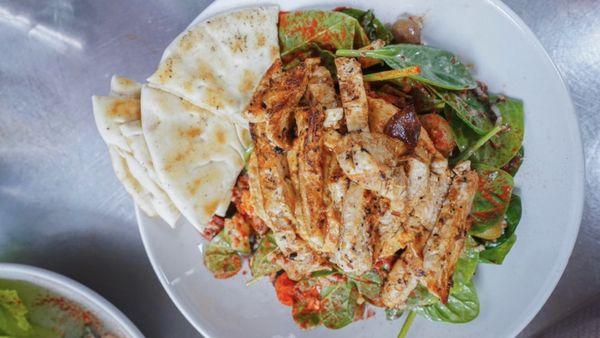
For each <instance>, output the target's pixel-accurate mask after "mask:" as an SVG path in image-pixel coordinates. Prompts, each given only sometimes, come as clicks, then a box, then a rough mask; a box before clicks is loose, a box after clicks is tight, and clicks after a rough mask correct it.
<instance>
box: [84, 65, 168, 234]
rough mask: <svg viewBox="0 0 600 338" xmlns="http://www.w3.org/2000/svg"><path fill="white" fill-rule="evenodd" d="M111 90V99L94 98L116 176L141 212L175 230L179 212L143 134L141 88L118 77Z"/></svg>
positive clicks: (115, 78)
mask: <svg viewBox="0 0 600 338" xmlns="http://www.w3.org/2000/svg"><path fill="white" fill-rule="evenodd" d="M110 87H111V89H110V96H93V97H92V103H93V108H94V118H95V120H96V125H97V127H98V131H99V132H100V135H101V136H102V139H103V140H104V142H106V144H107V146H108V151H109V154H110V158H111V162H112V166H113V169H114V171H115V174H116V175H117V178H118V179H119V180H120V181H121V183H122V184H123V186H124V188H125V190H126V191H127V192H128V193H129V194H130V195H131V196H132V198H133V200H134V202H135V203H136V205H138V206H139V207H140V209H142V210H143V211H144V212H145V213H146V214H147V215H148V216H150V217H154V216H157V215H158V216H160V217H161V218H162V219H163V220H164V221H165V222H167V223H168V224H169V225H170V226H174V225H175V222H176V221H177V219H178V218H179V211H178V210H177V208H176V207H175V205H174V204H173V201H172V200H171V198H170V197H169V196H168V194H167V193H166V192H165V189H164V187H163V185H162V183H161V182H160V180H159V179H158V175H157V173H156V169H155V167H154V162H153V161H152V158H151V157H150V153H149V152H148V145H147V144H146V140H145V138H144V135H143V133H142V124H141V107H140V91H141V84H139V83H136V82H135V81H132V80H130V79H127V78H124V77H121V76H116V75H115V76H113V77H112V79H111V85H110Z"/></svg>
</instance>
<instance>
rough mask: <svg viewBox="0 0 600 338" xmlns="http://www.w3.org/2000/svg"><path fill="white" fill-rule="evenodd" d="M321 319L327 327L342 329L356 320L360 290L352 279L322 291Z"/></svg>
mask: <svg viewBox="0 0 600 338" xmlns="http://www.w3.org/2000/svg"><path fill="white" fill-rule="evenodd" d="M321 297H322V307H323V308H322V310H321V321H322V322H323V325H325V327H328V328H330V329H340V328H342V327H344V326H346V325H348V324H350V323H352V321H353V320H354V313H355V311H356V308H357V306H358V304H357V303H356V300H357V299H358V290H357V288H356V286H355V285H354V283H352V282H351V281H349V280H347V281H340V282H337V283H335V284H333V285H329V286H326V287H324V288H323V290H322V291H321Z"/></svg>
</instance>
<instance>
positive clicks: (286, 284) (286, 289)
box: [275, 272, 296, 306]
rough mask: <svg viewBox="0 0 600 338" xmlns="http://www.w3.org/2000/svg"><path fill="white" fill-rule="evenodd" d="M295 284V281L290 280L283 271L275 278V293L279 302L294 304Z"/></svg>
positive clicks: (287, 304)
mask: <svg viewBox="0 0 600 338" xmlns="http://www.w3.org/2000/svg"><path fill="white" fill-rule="evenodd" d="M295 286H296V282H294V281H293V280H291V279H290V278H289V277H288V275H287V273H285V272H283V273H282V274H280V275H279V276H277V278H275V293H276V294H277V299H279V301H280V302H281V304H283V305H286V306H292V305H294V292H295Z"/></svg>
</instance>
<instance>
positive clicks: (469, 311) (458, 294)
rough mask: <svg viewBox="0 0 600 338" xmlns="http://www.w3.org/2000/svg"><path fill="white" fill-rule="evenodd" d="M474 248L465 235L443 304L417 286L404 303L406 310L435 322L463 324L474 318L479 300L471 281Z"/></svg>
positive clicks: (475, 260) (474, 257)
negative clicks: (462, 248) (465, 238)
mask: <svg viewBox="0 0 600 338" xmlns="http://www.w3.org/2000/svg"><path fill="white" fill-rule="evenodd" d="M476 247H477V242H476V241H475V240H474V239H473V238H471V237H470V236H469V237H468V238H467V242H466V244H465V248H464V250H463V252H462V254H461V256H460V258H459V259H458V262H457V263H456V268H455V270H454V274H453V276H452V281H453V285H452V288H451V289H450V295H449V296H448V302H447V303H446V304H442V303H441V302H440V300H439V299H438V298H437V297H435V296H434V295H432V294H431V293H430V292H429V291H428V290H427V288H426V287H424V286H422V285H421V284H419V285H418V286H417V288H415V290H414V291H413V294H412V295H411V297H410V298H409V299H408V301H407V305H408V307H409V308H411V309H413V311H415V312H416V313H418V314H421V315H423V316H425V317H426V318H429V319H431V320H435V321H442V322H450V323H466V322H468V321H471V320H473V319H475V318H476V317H477V315H478V314H479V298H478V297H477V292H476V290H475V286H474V285H473V282H472V281H471V278H472V277H473V274H475V269H476V268H477V263H478V261H479V253H478V251H477V250H476Z"/></svg>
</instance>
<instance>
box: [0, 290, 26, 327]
mask: <svg viewBox="0 0 600 338" xmlns="http://www.w3.org/2000/svg"><path fill="white" fill-rule="evenodd" d="M27 312H28V311H27V308H26V307H25V304H24V303H23V302H22V301H21V298H19V295H18V293H17V291H15V290H0V333H3V334H6V335H8V336H15V337H21V336H25V335H28V334H31V333H32V332H31V329H32V327H31V324H30V323H29V321H28V320H27Z"/></svg>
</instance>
